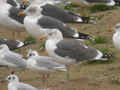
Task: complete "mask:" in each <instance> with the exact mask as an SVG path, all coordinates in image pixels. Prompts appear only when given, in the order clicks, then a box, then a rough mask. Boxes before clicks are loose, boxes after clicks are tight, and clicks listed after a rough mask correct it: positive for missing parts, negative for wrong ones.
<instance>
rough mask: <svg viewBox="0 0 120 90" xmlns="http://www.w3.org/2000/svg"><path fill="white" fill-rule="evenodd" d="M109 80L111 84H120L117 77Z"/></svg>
mask: <svg viewBox="0 0 120 90" xmlns="http://www.w3.org/2000/svg"><path fill="white" fill-rule="evenodd" d="M111 82H112V84H117V85H120V80H119V78H113V79H112V80H111Z"/></svg>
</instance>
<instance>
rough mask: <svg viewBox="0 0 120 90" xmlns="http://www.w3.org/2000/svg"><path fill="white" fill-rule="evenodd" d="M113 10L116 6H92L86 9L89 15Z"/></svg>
mask: <svg viewBox="0 0 120 90" xmlns="http://www.w3.org/2000/svg"><path fill="white" fill-rule="evenodd" d="M113 9H117V7H116V6H106V5H94V6H89V7H88V10H89V11H90V12H91V13H96V12H101V11H107V10H113Z"/></svg>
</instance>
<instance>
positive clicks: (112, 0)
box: [83, 0, 120, 6]
mask: <svg viewBox="0 0 120 90" xmlns="http://www.w3.org/2000/svg"><path fill="white" fill-rule="evenodd" d="M83 2H84V3H85V4H87V5H88V4H90V3H99V4H100V3H101V4H105V5H107V6H114V5H120V1H119V0H83Z"/></svg>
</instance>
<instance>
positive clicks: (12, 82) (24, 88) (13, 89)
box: [1, 74, 38, 90]
mask: <svg viewBox="0 0 120 90" xmlns="http://www.w3.org/2000/svg"><path fill="white" fill-rule="evenodd" d="M6 81H8V90H38V89H37V88H35V87H33V86H31V85H29V84H26V83H23V82H20V81H19V78H18V76H17V75H15V74H10V75H9V76H8V77H7V80H2V81H1V83H3V82H6Z"/></svg>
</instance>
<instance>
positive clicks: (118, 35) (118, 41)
mask: <svg viewBox="0 0 120 90" xmlns="http://www.w3.org/2000/svg"><path fill="white" fill-rule="evenodd" d="M114 30H115V33H114V34H113V44H114V46H115V48H116V49H118V50H120V23H119V24H116V25H115V27H114Z"/></svg>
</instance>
